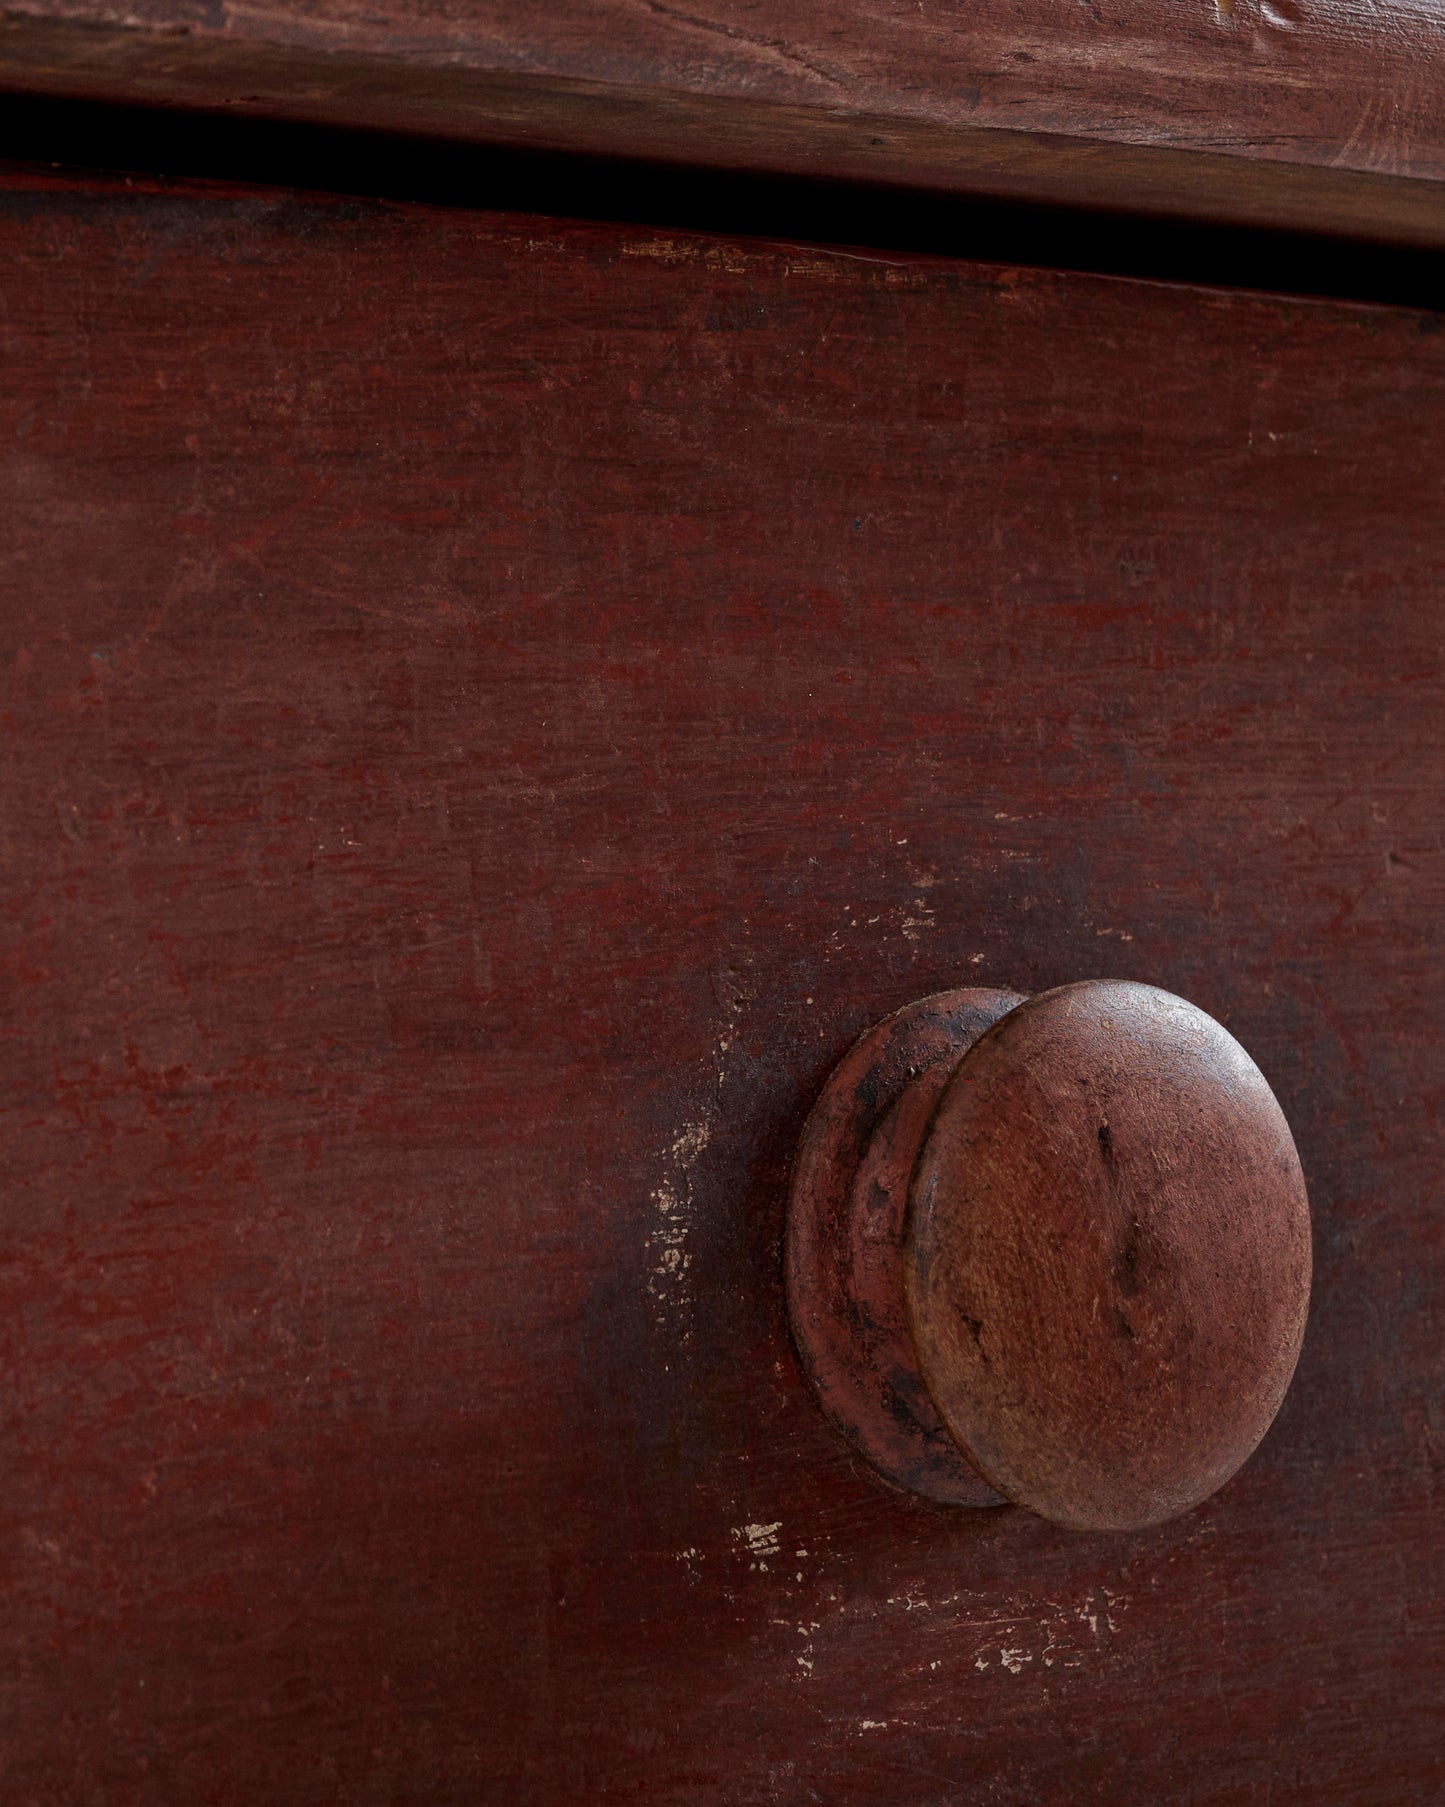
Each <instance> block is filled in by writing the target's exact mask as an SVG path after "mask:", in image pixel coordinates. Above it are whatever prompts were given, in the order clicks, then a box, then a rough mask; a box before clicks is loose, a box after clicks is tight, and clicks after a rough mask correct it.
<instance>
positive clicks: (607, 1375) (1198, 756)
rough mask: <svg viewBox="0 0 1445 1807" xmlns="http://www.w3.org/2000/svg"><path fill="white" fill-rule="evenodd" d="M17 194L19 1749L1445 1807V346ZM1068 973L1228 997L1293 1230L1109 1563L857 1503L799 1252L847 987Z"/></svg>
mask: <svg viewBox="0 0 1445 1807" xmlns="http://www.w3.org/2000/svg"><path fill="white" fill-rule="evenodd" d="M0 236H3V242H4V249H5V259H4V270H5V276H4V279H3V280H4V284H5V296H6V315H5V332H6V347H7V356H8V366H7V367H8V369H9V372H10V375H11V381H10V383H9V384H8V385H7V387H6V391H5V394H4V397H3V400H0V477H3V482H4V484H5V490H6V495H7V533H6V536H5V543H4V547H3V579H4V589H3V615H0V622H3V644H0V657H3V669H4V671H5V673H6V697H5V700H4V704H3V707H4V712H5V715H4V720H5V736H4V742H3V759H4V792H3V794H4V797H5V799H6V809H5V814H4V823H3V840H0V855H3V873H4V886H3V918H0V923H3V933H4V972H5V974H6V977H7V980H8V982H9V984H10V986H11V991H10V1007H9V1012H8V1018H7V1030H8V1033H7V1039H6V1042H5V1088H4V1099H5V1134H4V1144H3V1146H4V1158H5V1163H6V1172H7V1177H8V1183H7V1187H6V1190H5V1194H4V1205H3V1217H0V1359H3V1375H4V1385H3V1393H0V1398H3V1402H4V1414H5V1416H4V1431H3V1444H0V1448H3V1459H4V1465H5V1475H6V1481H5V1486H4V1488H3V1490H0V1583H3V1589H4V1599H5V1608H4V1613H3V1616H0V1635H3V1642H4V1651H3V1667H4V1673H5V1676H6V1680H7V1686H6V1690H5V1694H4V1700H3V1703H0V1715H3V1720H0V1748H3V1766H4V1772H5V1777H6V1782H5V1787H6V1797H7V1802H10V1801H13V1802H16V1803H23V1804H25V1807H30V1804H31V1803H41V1802H43V1803H54V1802H58V1801H65V1802H72V1801H104V1802H106V1803H107V1807H124V1804H127V1803H144V1804H145V1807H151V1804H153V1803H155V1804H158V1803H161V1802H166V1801H175V1800H182V1801H186V1802H197V1803H221V1804H227V1807H229V1804H230V1803H237V1804H240V1803H247V1804H249V1803H252V1802H255V1801H258V1800H286V1801H292V1802H298V1803H308V1804H309V1803H320V1802H332V1801H346V1802H348V1803H350V1802H359V1801H374V1802H389V1803H393V1804H401V1803H406V1804H410V1803H418V1804H420V1803H426V1807H445V1804H446V1803H453V1802H455V1803H461V1802H466V1803H468V1807H475V1804H476V1803H478V1802H486V1801H495V1802H507V1803H509V1804H510V1803H515V1802H518V1801H530V1802H539V1803H551V1802H554V1801H557V1800H573V1799H582V1798H585V1799H588V1800H594V1801H598V1802H602V1803H608V1802H622V1801H635V1800H637V1799H639V1798H641V1799H648V1800H653V1801H658V1802H670V1803H689V1804H697V1807H701V1804H707V1807H724V1804H726V1807H745V1804H747V1803H753V1802H759V1803H761V1802H766V1801H776V1802H782V1803H794V1802H800V1801H806V1800H808V1799H810V1798H821V1799H824V1800H831V1801H845V1800H846V1801H848V1802H850V1803H854V1804H856V1807H870V1804H873V1803H876V1804H878V1807H883V1804H884V1803H888V1804H889V1807H892V1804H893V1803H896V1802H897V1800H898V1799H899V1798H900V1797H902V1798H906V1799H909V1800H912V1801H920V1802H921V1801H925V1800H940V1801H942V1800H953V1799H969V1798H973V1797H974V1796H978V1795H994V1796H997V1797H998V1798H1000V1799H1006V1800H1009V1801H1011V1802H1019V1803H1039V1804H1044V1803H1048V1804H1052V1803H1056V1802H1058V1801H1060V1800H1063V1799H1067V1800H1069V1801H1075V1802H1087V1801H1108V1802H1117V1801H1119V1800H1121V1799H1125V1798H1127V1799H1130V1800H1172V1799H1179V1798H1181V1797H1182V1796H1184V1795H1185V1794H1186V1793H1189V1792H1191V1791H1192V1794H1193V1798H1194V1800H1195V1802H1196V1803H1198V1807H1225V1804H1226V1803H1227V1804H1231V1807H1232V1804H1234V1803H1243V1802H1246V1801H1251V1800H1260V1799H1263V1798H1265V1797H1266V1796H1267V1795H1270V1794H1273V1796H1274V1797H1275V1798H1276V1799H1282V1798H1285V1797H1288V1798H1290V1799H1292V1800H1296V1801H1312V1802H1338V1803H1341V1804H1345V1807H1362V1804H1364V1803H1370V1802H1378V1803H1381V1804H1382V1807H1383V1804H1384V1803H1390V1804H1394V1803H1397V1802H1399V1801H1402V1800H1419V1799H1428V1798H1429V1797H1430V1794H1431V1793H1432V1791H1437V1790H1438V1789H1439V1787H1440V1786H1441V1785H1442V1782H1445V1775H1442V1770H1441V1754H1440V1741H1439V1724H1438V1718H1439V1715H1438V1703H1439V1697H1440V1683H1441V1677H1442V1666H1445V1623H1442V1609H1441V1605H1440V1602H1441V1600H1442V1598H1445V1585H1442V1582H1445V1577H1442V1575H1441V1571H1440V1564H1441V1560H1442V1556H1441V1540H1440V1538H1439V1536H1438V1526H1439V1502H1440V1454H1439V1452H1440V1449H1441V1447H1442V1444H1445V1427H1442V1424H1441V1419H1440V1397H1439V1385H1438V1382H1439V1351H1440V1347H1441V1330H1442V1273H1445V1229H1442V1224H1445V1219H1442V1215H1441V1213H1440V1210H1439V1200H1438V1192H1439V1124H1440V1122H1441V1117H1442V1104H1445V1098H1442V1079H1441V1075H1442V1072H1445V1061H1442V1058H1441V1055H1442V1047H1441V1024H1442V1022H1445V996H1442V984H1445V978H1442V973H1445V966H1442V962H1441V960H1440V957H1439V951H1440V950H1439V932H1440V931H1439V925H1440V922H1441V920H1442V919H1445V852H1442V843H1441V832H1442V831H1441V814H1440V797H1441V794H1442V783H1445V747H1442V723H1445V670H1442V660H1441V652H1440V648H1441V641H1442V621H1441V608H1442V603H1441V593H1442V592H1441V573H1442V571H1445V517H1442V513H1441V510H1440V508H1439V494H1438V488H1439V482H1438V479H1439V472H1440V470H1441V469H1442V468H1445V338H1442V337H1441V335H1440V334H1439V333H1438V332H1437V331H1436V330H1435V326H1436V322H1434V321H1433V320H1432V319H1430V318H1427V317H1422V316H1418V315H1413V314H1410V313H1406V312H1394V311H1386V310H1370V309H1363V308H1348V307H1338V306H1332V305H1306V304H1297V303H1291V302H1287V301H1281V300H1276V299H1268V298H1249V297H1244V296H1239V295H1233V296H1225V295H1219V294H1207V293H1197V292H1189V291H1185V290H1180V289H1169V288H1164V287H1150V286H1148V285H1142V284H1129V283H1121V282H1108V281H1095V280H1080V279H1071V278H1060V277H1052V276H1047V275H1030V274H1021V273H1017V272H1013V273H1007V274H1005V273H1000V272H994V271H990V270H987V269H980V268H972V269H970V268H968V267H966V266H950V265H941V264H936V263H928V262H926V261H920V260H909V259H899V260H897V261H889V260H886V259H885V260H879V259H876V258H874V259H872V260H870V261H868V262H862V261H859V260H857V259H850V258H848V257H845V256H835V255H832V254H829V253H825V252H818V251H807V252H802V251H799V250H797V249H796V248H793V247H789V248H770V247H767V246H760V245H755V246H733V245H718V244H714V243H708V242H706V241H700V240H699V241H695V240H691V239H688V238H686V237H676V238H672V239H669V240H665V241H664V240H660V239H659V238H658V237H657V235H654V234H645V233H636V232H628V231H625V230H622V229H604V228H595V227H588V228H579V227H570V226H566V225H559V224H557V223H556V222H539V221H523V220H515V221H507V220H500V219H495V218H486V217H483V216H468V215H465V214H461V213H440V212H427V211H424V210H420V209H418V210H415V211H404V210H394V209H387V208H382V207H368V206H358V205H356V204H354V203H346V204H340V203H337V204H333V203H328V202H325V201H319V200H302V199H297V198H295V197H288V196H278V195H264V194H262V195H256V194H247V193H226V192H216V191H211V192H207V191H189V190H183V191H177V192H172V193H164V192H162V193H154V192H153V193H139V192H135V191H126V190H125V189H123V188H120V187H118V186H117V187H105V186H103V185H92V186H83V185H68V184H66V183H64V182H59V181H52V182H49V183H41V182H38V181H32V180H31V179H30V178H28V177H25V176H23V175H22V176H17V177H13V178H12V179H11V180H10V181H9V184H8V186H7V187H6V189H5V191H4V205H3V217H0ZM780 410H781V411H780ZM1125 601H1127V602H1128V603H1129V606H1130V608H1131V610H1135V611H1136V612H1133V613H1130V614H1128V615H1124V616H1121V615H1120V614H1119V610H1120V608H1121V605H1122V604H1123V603H1124V602H1125ZM1095 975H1104V976H1107V975H1114V976H1131V975H1132V976H1141V977H1145V978H1148V979H1150V980H1151V981H1153V982H1155V983H1158V984H1160V985H1163V986H1166V987H1168V988H1169V989H1170V990H1172V991H1176V992H1178V993H1180V994H1182V995H1184V996H1188V997H1190V998H1193V999H1195V1000H1196V1001H1197V1002H1198V1003H1199V1004H1200V1005H1201V1006H1202V1007H1203V1008H1205V1009H1207V1010H1209V1011H1210V1012H1211V1014H1213V1015H1215V1016H1217V1017H1218V1018H1219V1019H1220V1020H1221V1021H1223V1022H1224V1023H1225V1024H1226V1025H1227V1026H1228V1027H1229V1028H1230V1030H1231V1031H1232V1032H1233V1033H1234V1034H1236V1035H1237V1036H1238V1037H1239V1039H1240V1040H1241V1041H1242V1042H1243V1043H1244V1044H1245V1045H1246V1046H1247V1047H1248V1048H1249V1049H1250V1051H1251V1053H1252V1054H1253V1055H1254V1056H1255V1058H1256V1059H1257V1060H1258V1062H1259V1064H1260V1066H1261V1068H1262V1069H1263V1071H1264V1073H1265V1074H1266V1076H1267V1077H1268V1079H1269V1081H1270V1083H1271V1085H1272V1086H1273V1088H1274V1090H1275V1092H1276V1093H1277V1095H1278V1096H1279V1098H1280V1101H1281V1103H1282V1104H1283V1106H1284V1108H1285V1110H1286V1113H1287V1115H1288V1117H1289V1119H1290V1121H1291V1124H1292V1126H1293V1128H1294V1132H1295V1137H1296V1140H1297V1142H1298V1144H1299V1147H1300V1151H1301V1155H1302V1158H1303V1162H1304V1166H1305V1171H1306V1175H1307V1177H1308V1180H1309V1184H1310V1192H1311V1201H1312V1205H1313V1208H1314V1213H1315V1224H1316V1249H1315V1254H1316V1268H1315V1291H1314V1302H1313V1307H1312V1319H1311V1331H1310V1334H1309V1336H1308V1337H1307V1339H1306V1343H1305V1348H1304V1353H1303V1357H1302V1360H1301V1364H1300V1369H1299V1373H1298V1375H1297V1378H1296V1381H1295V1384H1294V1386H1293V1388H1292V1389H1291V1392H1290V1394H1289V1396H1288V1398H1287V1399H1286V1401H1285V1405H1284V1408H1283V1412H1282V1415H1281V1419H1280V1422H1279V1425H1278V1427H1277V1430H1276V1432H1275V1434H1274V1435H1272V1436H1271V1437H1270V1438H1269V1439H1268V1440H1267V1441H1266V1443H1265V1444H1264V1446H1263V1447H1262V1449H1261V1450H1260V1452H1259V1454H1258V1455H1257V1457H1256V1458H1255V1459H1254V1460H1253V1461H1252V1462H1251V1463H1250V1464H1249V1465H1248V1466H1247V1467H1246V1468H1245V1469H1244V1471H1243V1472H1242V1473H1241V1474H1240V1475H1239V1477H1238V1479H1237V1480H1236V1481H1235V1482H1234V1483H1233V1484H1232V1485H1231V1486H1230V1487H1229V1488H1228V1489H1227V1490H1226V1492H1225V1493H1224V1494H1223V1495H1222V1496H1220V1497H1219V1498H1217V1499H1216V1500H1214V1501H1212V1502H1210V1503H1209V1504H1207V1505H1205V1506H1203V1507H1201V1508H1199V1509H1198V1510H1197V1511H1195V1512H1194V1513H1191V1514H1189V1515H1188V1516H1187V1517H1185V1518H1184V1519H1183V1520H1181V1521H1179V1522H1177V1523H1174V1524H1170V1525H1165V1526H1162V1527H1159V1528H1156V1529H1153V1530H1149V1531H1144V1532H1140V1533H1137V1534H1133V1535H1130V1536H1128V1537H1124V1538H1112V1539H1093V1538H1089V1537H1081V1536H1078V1535H1075V1534H1067V1533H1063V1532H1060V1531H1058V1530H1055V1529H1053V1528H1051V1527H1049V1526H1047V1525H1044V1524H1041V1523H1039V1522H1037V1521H1035V1520H1033V1519H1031V1518H1030V1517H1028V1516H1027V1515H1025V1514H1022V1513H1017V1512H1007V1511H1005V1512H982V1513H959V1512H956V1511H945V1510H942V1509H938V1508H934V1507H931V1506H929V1505H927V1504H925V1503H922V1502H918V1501H913V1500H910V1499H908V1498H905V1497H903V1496H902V1495H899V1494H898V1493H896V1492H893V1491H891V1490H889V1489H888V1488H886V1487H884V1486H882V1485H881V1484H880V1483H879V1482H878V1481H877V1480H876V1478H875V1477H873V1476H872V1475H871V1474H870V1473H869V1472H867V1470H866V1469H865V1468H864V1467H863V1465H862V1464H860V1463H857V1462H855V1461H854V1460H853V1459H852V1458H850V1457H849V1456H848V1454H847V1452H846V1450H845V1449H844V1448H843V1447H842V1446H841V1445H840V1443H839V1440H838V1439H837V1437H836V1436H835V1435H834V1433H833V1432H832V1431H831V1430H830V1428H829V1427H828V1425H827V1424H826V1423H825V1422H824V1421H823V1419H822V1418H821V1416H820V1415H819V1413H818V1412H817V1410H816V1407H815V1405H814V1403H813V1400H812V1398H811V1396H810V1393H809V1391H808V1388H807V1386H806V1384H805V1382H804V1380H803V1377H802V1375H801V1374H800V1372H799V1371H798V1369H797V1367H796V1365H795V1364H794V1361H793V1358H792V1355H791V1352H790V1349H789V1344H788V1339H787V1333H786V1325H785V1314H784V1308H783V1293H782V1284H781V1261H780V1235H781V1228H782V1214H783V1202H784V1196H785V1192H786V1183H787V1172H788V1163H789V1160H790V1157H791V1152H792V1150H793V1148H794V1147H795V1146H796V1142H797V1138H798V1135H799V1133H800V1131H801V1128H802V1124H803V1122H804V1120H805V1118H806V1115H807V1112H808V1109H809V1107H810V1105H811V1104H812V1102H813V1100H814V1099H815V1097H816V1096H817V1093H818V1091H819V1089H820V1088H821V1086H822V1084H823V1081H824V1079H825V1077H826V1075H827V1073H828V1072H829V1071H830V1070H831V1068H832V1067H833V1065H834V1064H835V1063H836V1061H837V1060H838V1059H839V1058H840V1056H841V1055H842V1053H843V1051H844V1050H845V1049H846V1047H847V1046H848V1045H849V1044H850V1043H851V1042H852V1040H853V1039H854V1038H855V1037H856V1035H857V1034H858V1033H859V1032H860V1031H861V1030H862V1029H863V1028H864V1027H865V1026H866V1025H867V1024H868V1023H870V1022H874V1021H877V1020H878V1019H879V1017H880V1016H882V1015H884V1014H885V1013H886V1012H887V1011H889V1010H890V1009H893V1008H896V1007H898V1006H899V1005H901V1004H902V1003H904V1002H906V1001H907V1000H908V999H909V998H913V997H918V996H921V995H924V994H926V993H928V992H930V991H935V990H940V989H943V988H945V987H948V986H954V985H960V984H979V985H1009V986H1013V987H1016V988H1018V989H1019V990H1021V991H1037V990H1043V989H1045V988H1047V987H1048V986H1050V985H1054V984H1057V983H1060V982H1062V981H1064V980H1066V979H1070V978H1075V977H1087V976H1095Z"/></svg>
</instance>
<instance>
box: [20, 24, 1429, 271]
mask: <svg viewBox="0 0 1445 1807" xmlns="http://www.w3.org/2000/svg"><path fill="white" fill-rule="evenodd" d="M0 81H3V83H4V84H5V85H7V86H9V87H10V88H12V89H18V90H26V91H29V92H34V93H47V94H58V95H70V96H85V97H91V98H100V99H112V100H114V99H124V100H132V101H145V102H149V103H153V104H161V105H171V106H177V105H179V106H189V107H206V108H211V109H222V110H225V111H227V112H241V113H252V114H256V115H261V116H266V117H274V118H283V119H293V120H308V121H321V122H325V123H329V124H340V125H351V126H366V127H381V128H385V129H388V130H395V131H406V132H413V133H425V134H441V135H443V136H448V137H454V138H461V139H473V140H483V141H487V142H494V143H501V144H513V145H525V146H529V147H533V148H536V147H542V148H548V149H560V150H566V151H583V152H589V153H597V152H602V153H606V154H610V155H620V156H627V157H640V158H657V159H663V160H668V161H681V162H683V163H689V164H695V165H699V166H703V165H706V166H709V167H714V168H722V169H728V170H749V171H768V172H775V173H776V172H783V173H787V174H791V175H809V176H828V177H838V178H844V179H847V180H852V181H868V182H887V183H895V184H896V183H907V184H910V185H913V186H915V187H920V188H924V189H934V190H940V191H945V192H953V193H971V194H984V195H989V196H994V197H1001V198H1007V199H1012V200H1030V201H1048V202H1066V203H1069V204H1074V205H1081V206H1085V207H1091V208H1099V207H1105V208H1112V209H1126V210H1130V211H1134V212H1139V213H1146V214H1155V215H1159V214H1164V215H1170V216H1174V217H1181V218H1191V219H1202V220H1210V221H1223V222H1229V223H1233V224H1245V225H1268V226H1278V225H1286V226H1290V227H1294V228H1300V229H1304V230H1309V231H1318V232H1343V233H1349V234H1351V235H1354V236H1359V237H1364V238H1369V239H1375V240H1379V241H1389V242H1393V243H1400V244H1411V245H1431V246H1437V247H1438V246H1440V245H1442V244H1445V201H1442V198H1441V192H1440V189H1439V187H1438V185H1439V184H1441V183H1442V181H1445V22H1442V20H1441V18H1440V16H1439V13H1438V10H1437V9H1436V8H1433V7H1428V6H1423V5H1419V4H1415V3H1413V0H1384V3H1382V4H1378V5H1369V6H1366V5H1361V4H1359V3H1358V0H1188V3H1187V4H1181V3H1180V0H1143V3H1134V0H1131V4H1129V5H1127V6H1126V5H1123V4H1117V3H1113V0H1098V3H1095V0H1090V3H1089V4H1079V5H1074V4H1070V5H1060V4H1058V3H1057V0H1024V3H1022V4H1020V3H1019V0H973V3H971V4H970V5H969V6H968V7H967V8H965V9H957V8H955V9H952V10H949V9H938V8H932V9H930V8H928V7H924V6H920V7H918V8H914V9H905V8H901V7H898V6H895V5H892V4H880V3H879V0H850V3H849V4H848V5H847V6H845V7H843V8H842V9H841V10H840V8H839V7H838V6H830V7H827V8H824V7H820V6H819V5H818V4H817V0H781V3H774V4H771V5H770V6H769V7H768V9H767V12H766V15H765V16H764V15H763V14H761V13H760V12H759V10H758V7H757V5H756V3H755V0H698V4H696V5H691V6H686V7H678V6H669V5H662V4H660V3H658V0H643V3H642V4H638V3H637V0H567V3H566V4H563V5H553V6H548V7H546V8H538V7H535V6H520V5H516V4H514V3H513V0H470V3H469V4H468V5H467V6H466V7H455V6H451V5H444V4H439V3H438V4H423V3H419V0H382V3H381V4H371V3H368V4H362V3H361V0H270V3H269V4H265V5H260V6H235V5H225V4H222V5H211V4H206V5H200V4H196V3H194V0H135V3H134V4H132V3H131V0H127V3H126V4H123V5H122V4H120V3H119V0H7V4H6V6H5V7H4V9H3V12H0ZM183 129H184V128H183V127H181V126H180V125H179V124H178V126H177V131H178V132H181V131H182V130H183ZM123 140H124V134H123V133H122V134H120V135H119V139H118V142H117V146H116V160H117V161H120V160H123V158H124V142H123Z"/></svg>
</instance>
